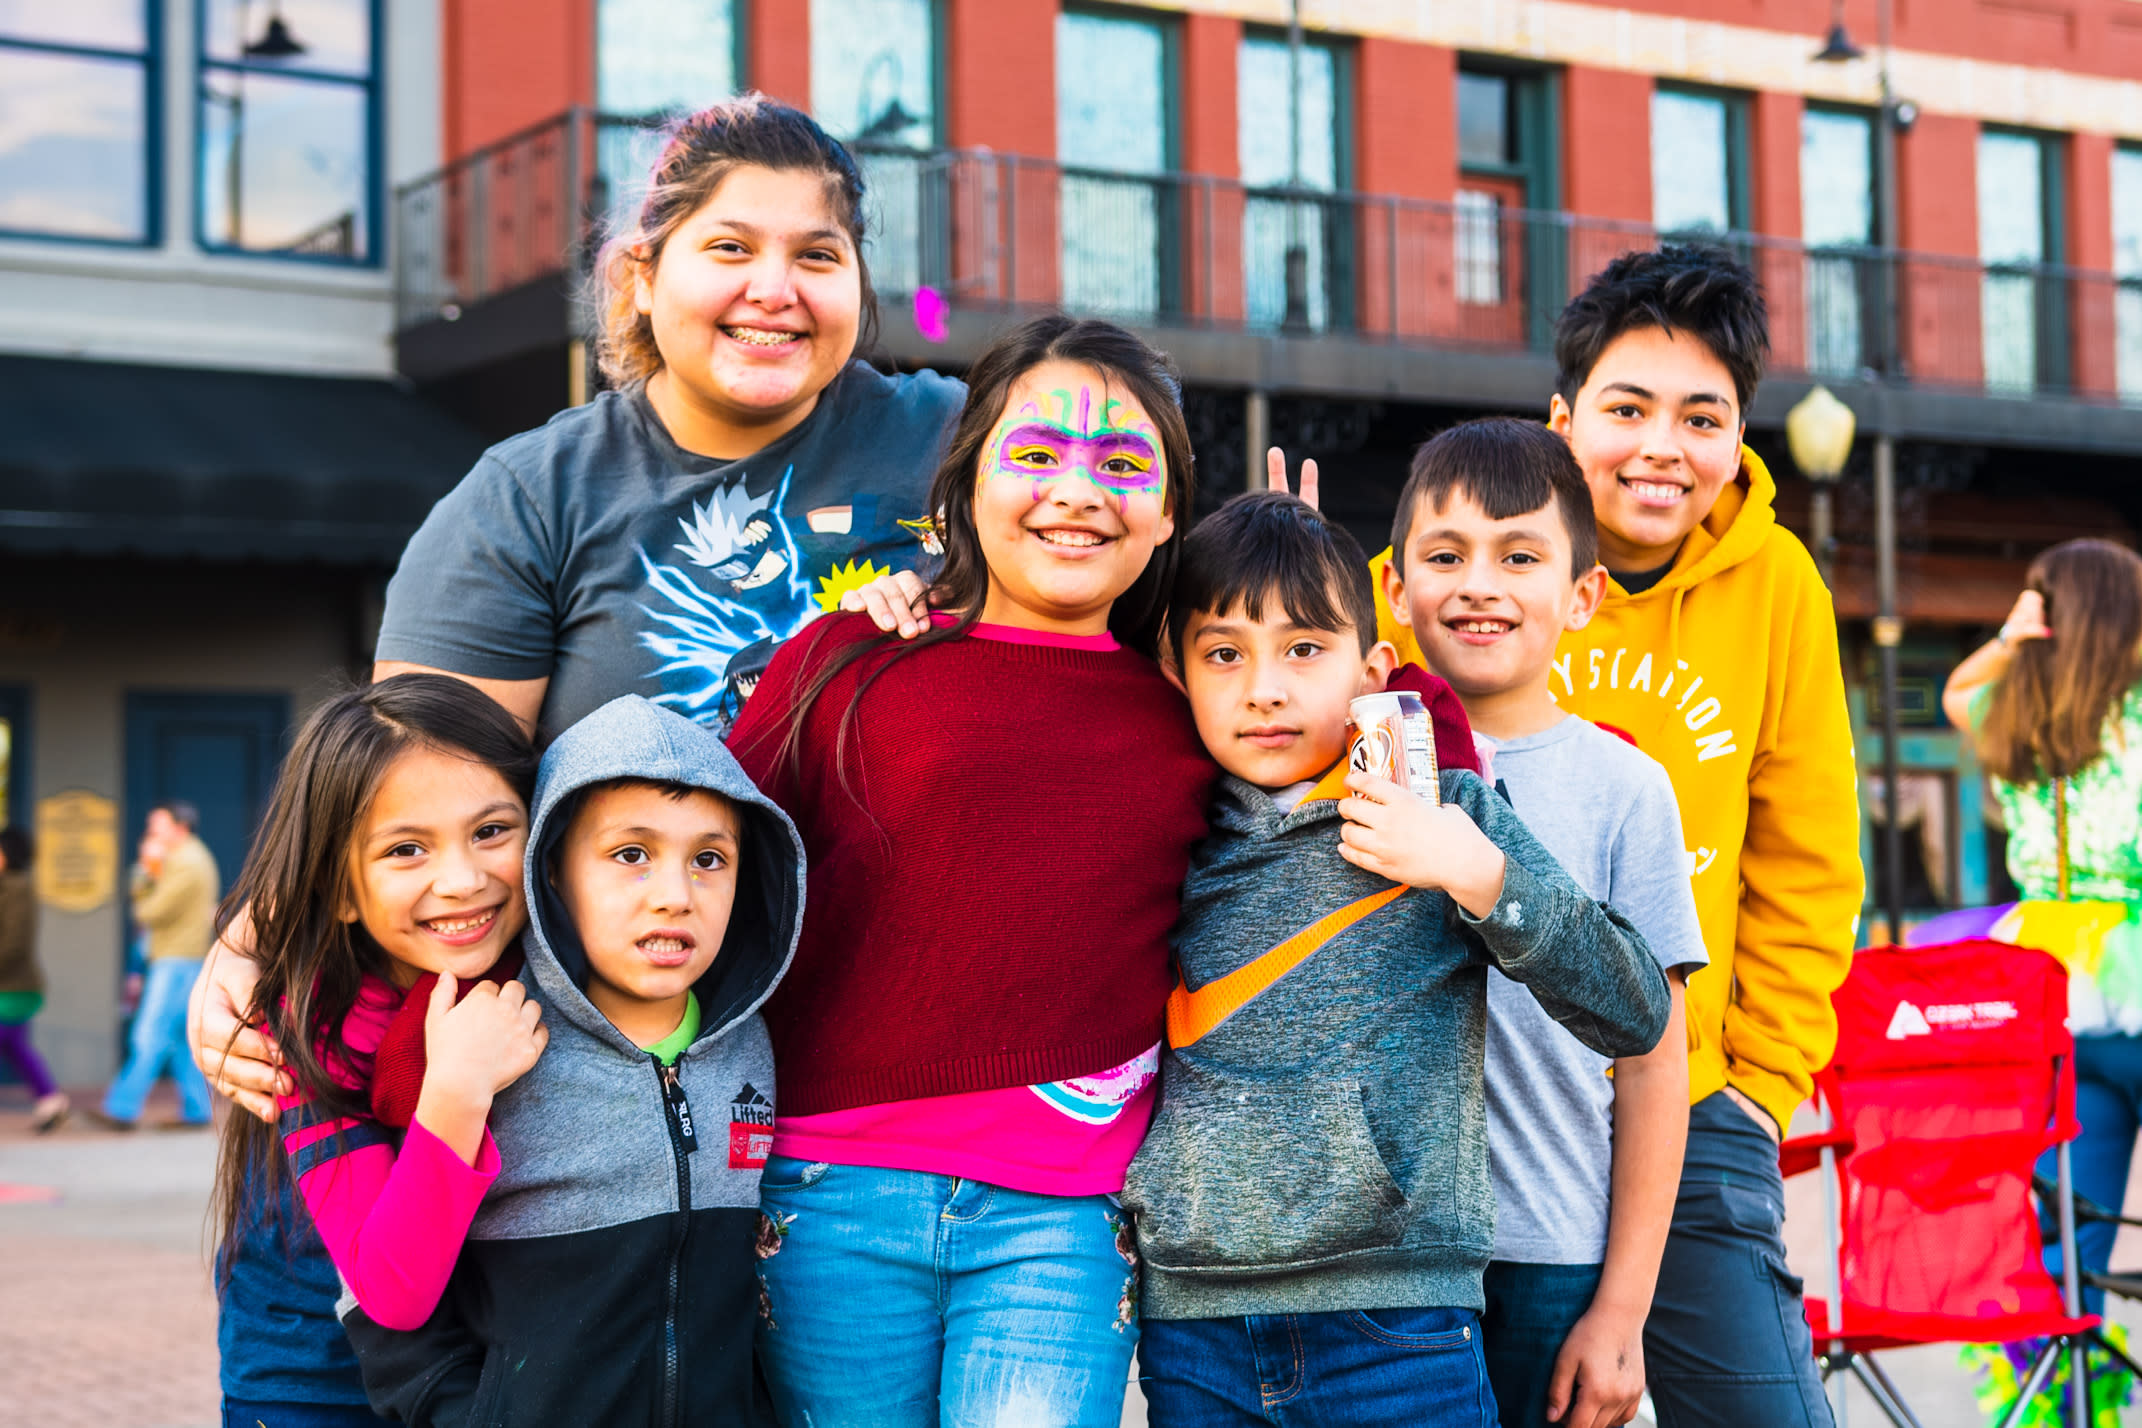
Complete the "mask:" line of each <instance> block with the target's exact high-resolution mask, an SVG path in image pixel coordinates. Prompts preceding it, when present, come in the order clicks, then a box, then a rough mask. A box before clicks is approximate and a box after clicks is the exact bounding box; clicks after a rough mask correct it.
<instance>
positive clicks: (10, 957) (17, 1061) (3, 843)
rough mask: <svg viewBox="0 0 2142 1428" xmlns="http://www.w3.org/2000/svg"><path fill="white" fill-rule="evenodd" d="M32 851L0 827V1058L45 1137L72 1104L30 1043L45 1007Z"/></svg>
mask: <svg viewBox="0 0 2142 1428" xmlns="http://www.w3.org/2000/svg"><path fill="white" fill-rule="evenodd" d="M33 847H34V845H33V844H32V843H31V842H30V835H29V833H28V832H27V831H25V830H24V829H21V828H17V827H14V826H13V825H10V826H8V827H6V828H0V1060H5V1061H6V1062H7V1063H8V1064H9V1065H10V1066H13V1067H14V1068H15V1074H16V1075H18V1076H20V1077H22V1081H23V1084H24V1085H26V1086H28V1087H29V1088H30V1094H31V1095H33V1096H35V1097H37V1105H36V1106H35V1107H34V1108H33V1109H32V1111H31V1122H30V1123H31V1125H32V1126H34V1127H35V1128H36V1130H37V1133H38V1134H39V1135H43V1134H44V1133H45V1132H46V1131H48V1130H51V1129H52V1128H53V1127H55V1126H57V1125H58V1124H59V1123H60V1122H61V1121H63V1120H65V1119H67V1111H68V1109H69V1106H68V1101H67V1093H66V1092H64V1091H62V1090H60V1089H59V1087H58V1086H56V1085H54V1084H53V1082H52V1072H51V1069H50V1068H49V1067H47V1066H46V1065H45V1059H44V1057H42V1056H39V1055H38V1054H37V1048H36V1046H34V1045H33V1044H31V1041H30V1019H31V1018H32V1017H34V1016H36V1015H37V1013H38V1011H39V1010H40V1009H41V1008H42V1007H43V1006H44V1004H45V977H44V973H43V972H42V971H40V970H39V969H38V966H37V890H36V889H35V888H34V887H32V886H31V884H30V863H31V860H32V857H33V851H32V850H33Z"/></svg>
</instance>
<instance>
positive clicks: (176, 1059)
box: [92, 801, 222, 1130]
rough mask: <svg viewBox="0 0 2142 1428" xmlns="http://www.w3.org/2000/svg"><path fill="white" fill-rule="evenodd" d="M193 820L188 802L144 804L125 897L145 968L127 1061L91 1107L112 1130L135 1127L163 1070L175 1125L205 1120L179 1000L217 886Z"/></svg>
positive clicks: (211, 922) (210, 921) (204, 944)
mask: <svg viewBox="0 0 2142 1428" xmlns="http://www.w3.org/2000/svg"><path fill="white" fill-rule="evenodd" d="M200 821H201V815H200V813H199V811H198V810H196V809H195V808H194V806H193V805H192V804H190V803H182V802H177V801H174V802H171V803H165V804H159V805H158V806H157V807H155V808H152V809H150V810H149V822H148V830H147V832H145V833H144V834H143V835H142V839H141V850H140V860H139V861H138V862H136V863H135V865H134V873H133V880H132V887H131V892H130V898H131V900H132V903H133V910H134V921H135V922H137V923H139V924H140V925H141V929H142V931H143V932H144V933H146V934H147V940H148V960H149V966H148V972H147V977H146V981H145V983H144V985H143V988H142V993H141V1004H140V1006H139V1007H137V1008H136V1009H135V1012H134V1033H133V1038H132V1044H131V1046H130V1047H129V1048H128V1051H127V1058H126V1065H125V1066H124V1067H123V1068H122V1069H121V1070H120V1072H119V1079H118V1080H116V1081H114V1082H112V1086H111V1089H110V1090H109V1091H107V1092H106V1093H105V1096H104V1108H103V1110H102V1111H101V1112H93V1113H92V1115H93V1116H94V1117H95V1119H96V1120H98V1121H99V1122H101V1123H102V1124H104V1125H106V1126H109V1127H111V1128H112V1129H114V1130H132V1129H134V1127H135V1126H136V1125H137V1124H138V1123H139V1122H140V1120H141V1106H142V1103H143V1102H144V1101H146V1100H147V1099H148V1098H149V1091H150V1089H151V1088H152V1087H153V1086H155V1084H156V1080H157V1078H158V1077H159V1076H161V1075H163V1074H164V1073H165V1071H166V1070H167V1069H168V1070H169V1072H170V1075H171V1079H172V1080H174V1081H176V1082H177V1083H178V1091H179V1120H180V1123H181V1124H183V1125H189V1126H205V1125H207V1124H208V1118H209V1105H208V1081H207V1080H206V1078H204V1077H203V1076H202V1075H201V1071H200V1068H199V1067H197V1066H195V1065H194V1062H193V1052H192V1049H191V1048H190V1047H189V1046H188V1045H187V1043H186V999H187V998H188V997H190V996H191V995H192V994H193V979H194V978H195V977H196V976H197V975H198V974H199V973H200V970H201V959H202V958H203V957H205V956H207V955H208V944H209V943H210V942H212V941H213V940H214V939H215V932H216V897H217V894H218V892H219V891H220V890H221V887H222V884H221V882H220V881H219V880H218V876H217V872H216V859H215V855H214V854H213V853H210V852H209V851H208V845H207V844H206V843H203V842H202V841H201V840H200V838H199V837H197V836H196V835H195V833H194V830H195V828H197V827H198V826H199V825H200Z"/></svg>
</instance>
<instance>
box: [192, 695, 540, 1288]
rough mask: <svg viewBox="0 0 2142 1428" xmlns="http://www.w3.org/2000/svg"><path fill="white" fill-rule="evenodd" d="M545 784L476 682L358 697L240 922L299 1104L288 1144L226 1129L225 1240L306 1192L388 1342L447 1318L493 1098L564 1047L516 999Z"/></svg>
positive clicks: (258, 855) (301, 740) (271, 841)
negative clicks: (251, 1217) (536, 818)
mask: <svg viewBox="0 0 2142 1428" xmlns="http://www.w3.org/2000/svg"><path fill="white" fill-rule="evenodd" d="M535 768H536V755H535V750H534V749H533V747H532V746H531V745H530V743H529V741H528V738H527V736H526V735H525V734H523V733H522V732H521V729H520V727H519V726H518V725H517V724H515V723H514V721H513V718H512V716H511V715H509V714H507V713H506V711H505V710H503V709H501V708H500V707H499V706H498V705H497V704H495V703H493V702H492V701H491V700H490V699H489V698H488V697H487V696H485V695H484V694H482V693H480V692H478V691H477V690H476V689H474V688H472V687H471V686H469V685H467V684H464V683H463V682H461V681H460V680H457V679H450V678H447V677H445V676H443V675H432V674H408V675H400V676H397V677H395V678H393V679H387V680H383V681H381V682H379V683H377V684H374V685H371V686H369V687H367V688H364V689H359V690H352V691H350V692H348V693H346V694H343V695H340V696H338V697H337V698H335V699H332V700H330V701H328V703H326V704H325V705H323V706H322V707H321V708H320V709H319V710H318V711H317V712H315V713H314V714H313V715H312V717H311V718H310V719H308V720H307V721H306V723H305V726H304V728H303V729H302V730H300V731H299V734H298V737H297V741H296V744H295V745H294V746H293V747H292V749H291V751H290V756H289V758H288V759H287V760H286V761H285V762H284V765H283V771H282V777H281V779H280V781H279V782H278V784H277V786H276V790H275V795H274V798H273V800H272V802H271V803H270V806H269V809H268V814H267V817H266V820H265V822H264V824H263V827H262V831H261V834H260V838H259V841H258V843H257V844H256V845H255V847H254V849H253V853H252V856H251V858H250V859H249V860H248V862H247V864H246V869H245V872H244V874H243V876H242V877H241V878H240V879H239V882H238V885H237V886H236V887H235V888H233V889H232V891H231V894H230V899H229V901H228V902H227V903H226V904H225V907H226V916H228V915H229V910H230V909H236V908H247V909H249V916H250V918H251V921H252V938H253V946H254V956H255V957H256V958H257V959H258V961H259V963H260V966H261V976H260V982H259V985H258V987H257V989H256V990H255V992H254V997H253V1006H252V1009H251V1012H250V1020H251V1021H252V1022H253V1023H254V1024H255V1025H259V1026H261V1027H262V1028H263V1029H264V1030H265V1031H267V1032H268V1033H269V1034H270V1035H271V1036H273V1037H274V1039H275V1041H276V1044H277V1045H278V1046H279V1047H280V1048H281V1052H282V1058H283V1066H284V1069H285V1072H286V1075H287V1080H288V1083H289V1084H288V1086H287V1089H286V1091H285V1093H284V1094H283V1095H282V1096H281V1097H280V1104H281V1107H282V1119H281V1122H280V1124H279V1125H277V1126H275V1127H272V1128H271V1127H269V1126H266V1125H263V1124H262V1123H260V1122H259V1121H257V1120H255V1119H254V1118H253V1117H251V1116H232V1117H230V1118H229V1119H228V1121H227V1123H226V1125H225V1128H224V1132H223V1147H222V1163H221V1165H220V1167H219V1171H218V1177H217V1192H218V1202H219V1209H220V1213H219V1220H220V1222H221V1228H222V1230H223V1231H224V1233H225V1235H226V1236H227V1235H228V1234H229V1233H230V1230H231V1227H232V1224H233V1223H234V1220H235V1219H236V1218H237V1216H238V1215H239V1213H240V1212H241V1211H245V1212H248V1213H252V1214H255V1215H257V1214H258V1213H260V1206H261V1205H262V1204H263V1203H266V1204H272V1203H273V1201H274V1198H275V1195H274V1192H275V1186H276V1183H277V1181H278V1179H279V1177H280V1176H281V1175H282V1174H284V1173H289V1174H291V1175H294V1176H295V1177H296V1181H297V1188H298V1191H299V1194H300V1195H301V1196H302V1198H303V1200H304V1203H305V1208H306V1210H307V1211H309V1212H310V1214H311V1216H312V1219H313V1222H314V1224H315V1225H316V1226H317V1228H318V1230H319V1233H320V1238H321V1239H322V1240H323V1241H324V1242H325V1243H326V1245H327V1250H328V1253H329V1255H330V1256H331V1257H332V1258H333V1259H334V1262H335V1268H336V1269H337V1270H338V1271H339V1272H340V1273H341V1276H342V1281H343V1283H344V1285H346V1286H347V1287H348V1289H349V1291H350V1292H351V1293H352V1294H353V1295H355V1296H356V1299H357V1302H358V1303H359V1304H360V1305H362V1306H363V1307H364V1309H365V1312H366V1313H368V1314H370V1315H371V1316H372V1318H373V1319H374V1320H375V1321H377V1322H378V1323H380V1324H382V1325H384V1326H386V1327H388V1328H392V1329H414V1328H416V1327H418V1326H419V1325H421V1324H422V1323H423V1322H424V1321H425V1320H426V1319H427V1318H429V1317H430V1315H431V1312H432V1310H433V1308H434V1307H435V1306H436V1305H437V1304H438V1302H439V1297H440V1295H441V1294H442V1293H443V1292H444V1291H445V1288H446V1282H447V1278H448V1276H449V1275H450V1274H451V1273H452V1272H453V1268H454V1261H455V1259H456V1258H457V1257H458V1256H459V1255H460V1253H461V1246H462V1241H463V1240H464V1239H465V1238H466V1237H467V1234H468V1228H469V1223H470V1221H471V1219H472V1218H473V1217H474V1215H475V1213H476V1206H477V1204H478V1202H480V1201H481V1200H482V1199H483V1196H484V1192H485V1191H486V1190H488V1189H489V1188H490V1185H491V1182H492V1181H493V1180H494V1179H495V1178H496V1177H497V1174H498V1168H499V1161H498V1150H497V1147H496V1146H494V1145H493V1144H492V1141H491V1135H490V1132H489V1131H488V1130H487V1129H486V1128H485V1122H486V1120H487V1119H488V1117H489V1115H490V1110H491V1099H492V1097H493V1096H494V1095H496V1094H497V1093H498V1092H499V1091H500V1090H502V1089H504V1088H505V1087H506V1086H509V1085H511V1084H512V1083H513V1082H514V1081H516V1080H518V1079H519V1078H520V1077H521V1076H522V1075H524V1074H525V1073H526V1072H527V1071H528V1069H529V1068H530V1067H531V1066H533V1065H534V1064H535V1060H536V1057H537V1056H538V1055H539V1054H540V1053H541V1052H542V1050H543V1046H544V1043H545V1041H546V1040H547V1039H548V1035H549V1033H548V1032H547V1031H546V1030H545V1028H544V1027H543V1026H542V1025H541V1022H540V1011H539V1008H538V1007H537V1006H536V1004H535V1003H534V1002H531V1001H529V1000H528V999H527V997H526V996H525V994H524V991H523V989H522V986H521V984H520V983H519V982H517V981H514V980H511V978H512V977H513V976H514V975H515V974H516V973H517V972H518V971H519V970H520V952H519V947H518V941H519V938H520V935H521V931H522V929H523V928H524V927H525V926H526V925H527V921H528V914H527V907H526V904H525V901H524V898H523V892H522V883H521V857H522V853H523V851H524V849H525V846H526V843H527V837H528V795H529V791H530V789H531V787H532V786H533V783H534V778H535ZM241 1199H246V1200H249V1201H251V1202H252V1203H251V1204H250V1205H241V1203H240V1202H241Z"/></svg>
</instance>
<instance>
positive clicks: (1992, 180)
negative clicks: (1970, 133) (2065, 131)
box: [1978, 129, 2063, 392]
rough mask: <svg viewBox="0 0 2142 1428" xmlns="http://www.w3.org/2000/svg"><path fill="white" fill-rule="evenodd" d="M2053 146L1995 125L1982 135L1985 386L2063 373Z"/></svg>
mask: <svg viewBox="0 0 2142 1428" xmlns="http://www.w3.org/2000/svg"><path fill="white" fill-rule="evenodd" d="M2051 144H2052V141H2050V140H2048V139H2046V138H2043V137H2041V136H2039V135H2036V134H2014V133H2006V132H2002V131H1999V130H1992V129H1988V130H1982V131H1981V132H1980V134H1979V136H1978V256H1979V261H1980V262H1982V263H1984V264H1985V265H1986V271H1985V276H1984V277H1983V279H1982V280H1981V293H1980V298H1979V330H1980V333H1981V336H1982V342H1983V350H1984V356H1985V375H1986V385H1987V386H1988V387H1990V388H1992V389H1994V390H1996V391H2005V392H2029V391H2033V390H2035V389H2036V388H2037V387H2038V386H2039V385H2041V384H2057V383H2058V381H2059V378H2060V376H2061V375H2062V374H2061V373H2060V371H2059V370H2058V368H2059V366H2060V362H2059V358H2058V352H2059V349H2060V346H2061V343H2060V337H2059V334H2060V333H2061V331H2062V330H2063V323H2062V320H2061V314H2060V313H2059V311H2058V303H2057V287H2056V285H2055V284H2054V282H2053V281H2052V280H2051V279H2050V278H2049V277H2048V276H2047V275H2046V274H2045V273H2044V272H2043V271H2042V269H2043V268H2044V265H2046V264H2047V263H2051V262H2057V261H2058V258H2057V256H2056V254H2057V252H2058V249H2059V243H2058V241H2057V239H2058V229H2057V224H2058V215H2059V212H2060V203H2059V195H2058V193H2057V191H2056V190H2055V184H2056V183H2057V182H2058V165H2056V164H2054V163H2052V162H2050V161H2049V160H2050V158H2051V155H2050V154H2049V153H2048V150H2049V149H2050V147H2051Z"/></svg>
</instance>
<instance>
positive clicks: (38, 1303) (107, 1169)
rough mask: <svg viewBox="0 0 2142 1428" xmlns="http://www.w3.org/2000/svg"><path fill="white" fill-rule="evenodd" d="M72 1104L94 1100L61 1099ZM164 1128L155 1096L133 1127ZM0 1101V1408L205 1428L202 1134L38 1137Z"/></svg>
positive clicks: (165, 1101)
mask: <svg viewBox="0 0 2142 1428" xmlns="http://www.w3.org/2000/svg"><path fill="white" fill-rule="evenodd" d="M71 1094H72V1095H73V1096H74V1100H75V1104H76V1105H77V1106H80V1105H84V1104H88V1105H94V1104H95V1103H96V1102H95V1097H96V1095H97V1092H96V1091H94V1090H82V1089H75V1090H72V1091H71ZM177 1118H178V1108H177V1101H176V1098H175V1097H174V1096H173V1095H172V1094H171V1090H170V1088H169V1086H168V1085H166V1086H164V1087H161V1088H159V1090H158V1093H157V1095H156V1096H155V1097H153V1098H151V1100H150V1102H149V1107H148V1110H147V1112H146V1114H145V1115H144V1116H143V1121H144V1123H145V1124H147V1125H154V1124H156V1123H158V1122H160V1121H175V1120H176V1119H177ZM29 1121H30V1116H29V1109H28V1099H27V1097H26V1096H23V1095H22V1093H21V1092H20V1090H19V1088H13V1087H10V1088H5V1089H4V1090H0V1266H5V1268H4V1270H0V1383H4V1384H5V1388H4V1390H0V1397H4V1398H5V1399H6V1410H5V1412H4V1413H0V1418H5V1419H6V1421H8V1422H9V1423H21V1424H36V1425H38V1428H215V1425H216V1424H217V1423H218V1422H219V1420H220V1415H219V1413H218V1407H217V1405H218V1401H219V1394H218V1392H217V1388H216V1298H215V1292H214V1288H213V1285H212V1284H211V1283H210V1276H209V1267H208V1250H207V1246H208V1242H209V1232H208V1223H207V1207H208V1191H209V1187H210V1185H211V1184H212V1183H213V1180H214V1176H215V1163H216V1140H215V1136H214V1135H213V1134H212V1133H210V1132H208V1131H198V1130H189V1131H168V1132H167V1131H157V1130H149V1129H144V1130H140V1131H136V1132H134V1133H132V1134H130V1135H122V1134H118V1133H115V1132H111V1131H104V1130H98V1129H95V1128H92V1127H89V1126H88V1124H87V1122H85V1121H84V1120H83V1119H82V1118H81V1117H79V1116H77V1117H75V1118H74V1119H72V1120H70V1121H69V1122H68V1123H67V1124H66V1125H65V1126H63V1127H61V1128H60V1129H59V1130H58V1131H56V1132H54V1133H53V1134H51V1135H48V1136H35V1135H32V1134H31V1133H30V1128H29Z"/></svg>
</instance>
